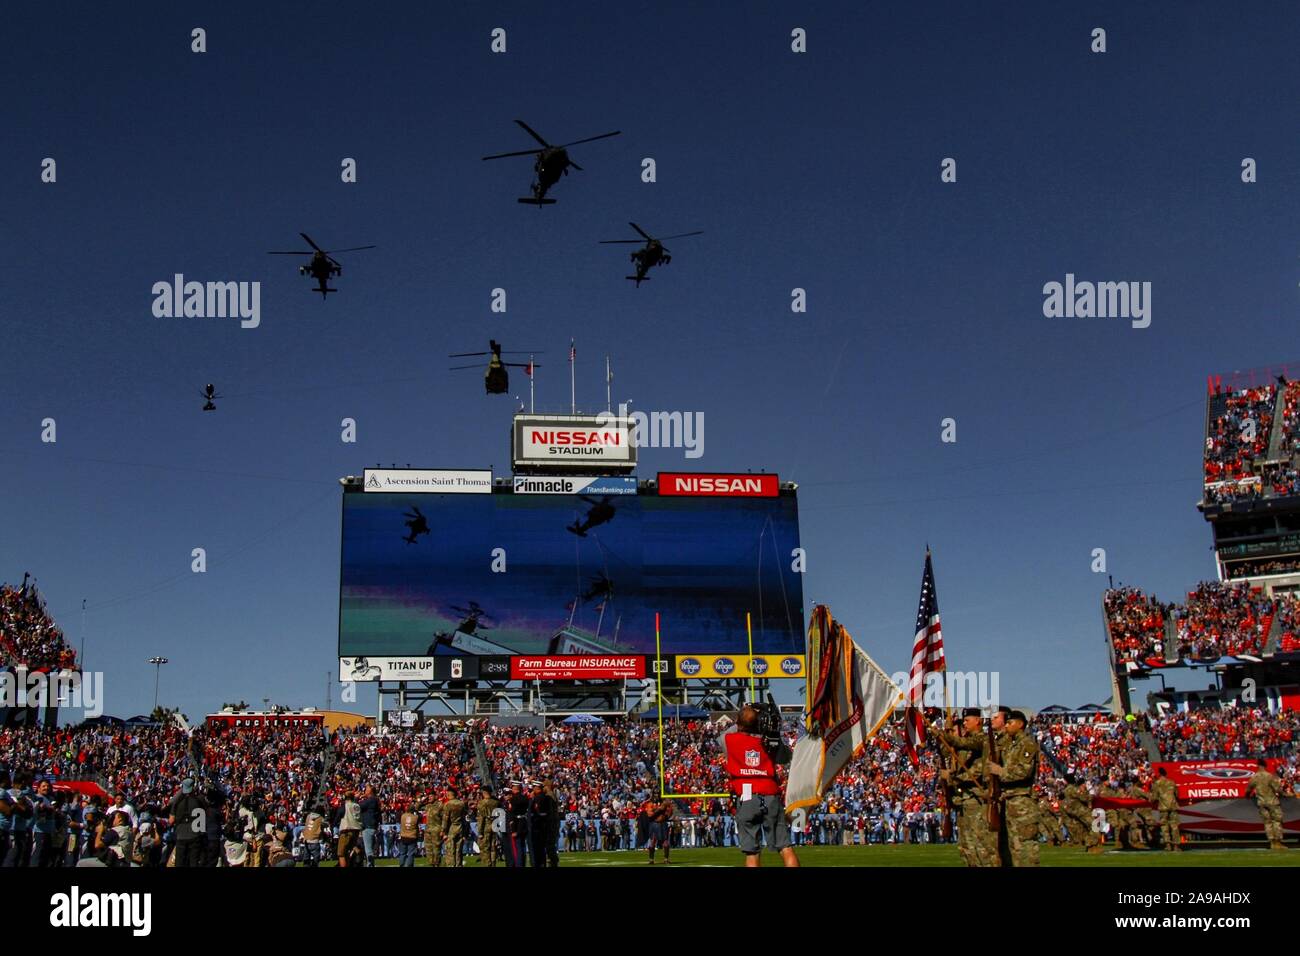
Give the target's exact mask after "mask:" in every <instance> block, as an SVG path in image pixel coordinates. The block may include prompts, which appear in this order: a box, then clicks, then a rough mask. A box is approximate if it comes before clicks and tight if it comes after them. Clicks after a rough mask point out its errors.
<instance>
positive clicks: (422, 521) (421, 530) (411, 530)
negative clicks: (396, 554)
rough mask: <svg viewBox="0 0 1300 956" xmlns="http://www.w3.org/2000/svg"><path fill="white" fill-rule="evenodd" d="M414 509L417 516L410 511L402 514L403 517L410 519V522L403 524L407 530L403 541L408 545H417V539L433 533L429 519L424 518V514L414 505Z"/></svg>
mask: <svg viewBox="0 0 1300 956" xmlns="http://www.w3.org/2000/svg"><path fill="white" fill-rule="evenodd" d="M412 508H413V510H414V511H415V514H412V513H411V512H410V511H406V512H403V513H402V517H404V518H409V519H410V520H409V521H403V522H402V523H403V524H404V525H406V528H407V533H406V534H405V535H404V536H403V537H402V540H403V541H405V542H406V543H407V544H415V539H416V538H418V537H419V536H420V535H422V534H430V533H431V532H430V531H429V519H428V518H426V517H425V516H424V513H423V512H421V511H420V509H419V508H417V507H415V506H414V505H413V506H412Z"/></svg>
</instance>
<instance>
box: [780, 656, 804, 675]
mask: <svg viewBox="0 0 1300 956" xmlns="http://www.w3.org/2000/svg"><path fill="white" fill-rule="evenodd" d="M781 670H783V671H785V672H786V673H787V674H797V673H799V672H800V671H801V670H803V665H802V664H800V663H799V658H797V657H787V658H785V660H783V661H781Z"/></svg>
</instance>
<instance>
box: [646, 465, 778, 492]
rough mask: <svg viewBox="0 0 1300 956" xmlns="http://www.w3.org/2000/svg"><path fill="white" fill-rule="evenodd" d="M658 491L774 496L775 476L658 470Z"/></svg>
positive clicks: (776, 489)
mask: <svg viewBox="0 0 1300 956" xmlns="http://www.w3.org/2000/svg"><path fill="white" fill-rule="evenodd" d="M658 484H659V494H661V495H678V496H681V495H689V496H695V497H717V496H726V497H734V498H775V497H776V496H777V495H778V493H779V492H780V487H781V486H780V482H779V481H778V480H777V477H776V475H703V474H683V473H680V472H672V471H661V472H659V482H658Z"/></svg>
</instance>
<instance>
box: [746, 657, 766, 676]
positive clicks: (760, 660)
mask: <svg viewBox="0 0 1300 956" xmlns="http://www.w3.org/2000/svg"><path fill="white" fill-rule="evenodd" d="M749 672H750V673H751V674H755V675H761V674H766V673H767V658H765V657H751V658H750V659H749Z"/></svg>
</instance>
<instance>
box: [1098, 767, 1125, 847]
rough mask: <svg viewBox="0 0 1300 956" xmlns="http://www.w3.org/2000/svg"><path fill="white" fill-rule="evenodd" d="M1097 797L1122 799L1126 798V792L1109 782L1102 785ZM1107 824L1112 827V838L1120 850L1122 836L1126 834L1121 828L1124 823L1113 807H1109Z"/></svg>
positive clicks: (1111, 781) (1113, 782) (1112, 781)
mask: <svg viewBox="0 0 1300 956" xmlns="http://www.w3.org/2000/svg"><path fill="white" fill-rule="evenodd" d="M1097 796H1099V797H1122V796H1124V791H1122V790H1120V789H1119V787H1118V786H1116V783H1115V781H1114V780H1107V781H1106V783H1105V784H1103V785H1102V787H1101V789H1100V790H1098V791H1097ZM1106 823H1107V824H1109V826H1110V838H1111V839H1112V840H1114V841H1115V848H1116V849H1119V848H1120V834H1121V833H1123V832H1124V829H1123V827H1122V826H1121V823H1122V821H1121V820H1120V816H1119V811H1118V810H1116V809H1114V808H1112V807H1107V808H1106Z"/></svg>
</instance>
